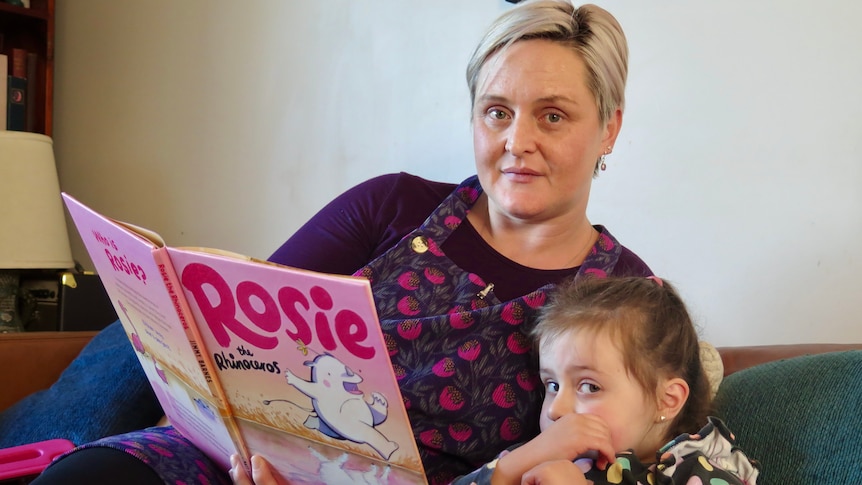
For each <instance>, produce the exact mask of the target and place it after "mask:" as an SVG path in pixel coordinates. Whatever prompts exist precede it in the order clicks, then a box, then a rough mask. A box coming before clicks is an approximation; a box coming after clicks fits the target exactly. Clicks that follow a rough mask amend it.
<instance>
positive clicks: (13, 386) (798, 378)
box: [0, 332, 862, 485]
mask: <svg viewBox="0 0 862 485" xmlns="http://www.w3.org/2000/svg"><path fill="white" fill-rule="evenodd" d="M95 334H96V332H33V333H21V334H0V369H3V372H0V389H2V393H0V411H2V410H4V409H6V408H7V407H8V406H10V405H11V404H13V403H14V402H16V401H18V400H19V399H20V398H22V397H24V396H26V395H28V394H30V393H32V392H35V391H38V390H40V389H45V388H47V387H49V386H50V385H51V384H52V383H53V382H54V381H55V380H56V379H57V377H58V376H59V374H60V373H61V372H62V371H63V369H65V368H66V366H67V365H68V364H69V362H71V361H72V359H74V357H75V356H76V355H77V354H78V353H79V352H80V351H81V349H82V348H83V347H84V345H86V343H87V342H88V341H89V340H90V339H91V338H92V337H93V336H94V335H95ZM718 351H719V354H720V355H721V364H722V365H723V367H724V372H723V373H724V376H725V377H724V380H723V381H722V383H721V385H720V386H719V389H718V394H717V396H716V407H717V413H716V414H718V415H719V416H720V417H722V418H723V419H724V420H725V421H726V422H727V424H728V426H729V427H730V429H731V430H733V431H734V432H735V433H736V434H737V438H738V444H739V446H740V447H741V448H742V449H743V450H745V451H746V453H747V454H748V455H749V456H751V457H752V458H755V459H757V460H758V461H760V462H761V463H762V468H763V472H762V475H761V481H760V483H766V484H782V485H784V484H808V483H821V484H844V483H862V343H860V344H795V345H767V346H747V347H746V346H743V347H719V348H718ZM153 424H155V421H154V422H153Z"/></svg>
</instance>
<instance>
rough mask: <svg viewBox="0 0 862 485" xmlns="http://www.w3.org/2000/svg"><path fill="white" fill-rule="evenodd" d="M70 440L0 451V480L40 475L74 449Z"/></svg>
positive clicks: (49, 441)
mask: <svg viewBox="0 0 862 485" xmlns="http://www.w3.org/2000/svg"><path fill="white" fill-rule="evenodd" d="M74 447H75V445H74V444H73V443H72V442H71V441H69V440H63V439H55V440H48V441H39V442H37V443H30V444H29V445H21V446H14V447H12V448H4V449H2V450H0V480H6V479H8V478H20V477H27V476H30V475H38V474H39V473H41V472H42V470H44V469H45V467H47V466H48V465H50V464H51V461H52V460H54V458H56V457H58V456H60V455H62V454H63V453H65V452H67V451H69V450H71V449H72V448H74Z"/></svg>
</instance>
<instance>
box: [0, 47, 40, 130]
mask: <svg viewBox="0 0 862 485" xmlns="http://www.w3.org/2000/svg"><path fill="white" fill-rule="evenodd" d="M38 66H39V56H38V54H36V53H35V52H28V51H26V50H25V49H18V48H13V49H10V50H9V51H8V54H0V130H14V131H31V132H32V131H35V123H36V118H35V116H34V113H33V110H34V108H35V99H34V96H35V95H36V88H35V85H34V84H35V82H36V77H37V69H38Z"/></svg>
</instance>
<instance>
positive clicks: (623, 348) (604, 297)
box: [532, 277, 710, 439]
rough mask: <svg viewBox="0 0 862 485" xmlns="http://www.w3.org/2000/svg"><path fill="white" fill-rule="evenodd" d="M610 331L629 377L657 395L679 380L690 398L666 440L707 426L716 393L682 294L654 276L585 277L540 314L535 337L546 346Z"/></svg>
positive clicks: (565, 288)
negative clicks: (665, 383)
mask: <svg viewBox="0 0 862 485" xmlns="http://www.w3.org/2000/svg"><path fill="white" fill-rule="evenodd" d="M582 330H587V331H590V332H598V331H602V332H608V335H609V336H610V337H611V340H612V341H614V342H617V345H618V346H619V349H618V350H619V351H620V353H621V354H622V356H623V364H624V365H625V367H626V369H627V371H628V372H629V375H631V376H632V377H633V378H634V379H635V380H636V381H637V382H638V383H639V384H640V385H641V386H642V387H643V389H644V390H645V391H646V392H647V393H648V395H653V396H656V399H658V396H657V395H656V389H657V387H658V382H659V379H661V378H666V377H679V378H681V379H683V380H685V381H686V383H688V386H689V397H688V400H687V401H686V403H685V405H683V408H682V410H681V411H680V413H679V414H678V415H677V416H676V417H675V418H674V420H673V421H672V422H671V423H670V426H669V427H668V436H666V439H671V438H674V437H676V436H678V435H680V434H682V433H692V432H695V431H696V430H698V429H700V427H701V426H703V424H704V423H705V422H706V416H707V414H708V413H709V406H710V392H709V383H708V382H707V378H706V374H705V373H704V371H703V367H702V366H701V362H700V345H699V343H698V336H697V330H696V329H695V327H694V324H693V323H692V321H691V317H690V316H689V313H688V310H687V309H686V307H685V303H683V301H682V299H681V298H680V296H679V294H678V293H677V291H676V289H675V288H674V287H673V285H671V284H670V283H668V282H667V281H662V280H661V279H658V278H655V277H651V278H641V277H611V278H583V279H579V280H577V281H575V282H572V283H568V284H564V285H561V286H559V287H558V288H557V289H556V290H555V292H554V294H553V295H552V296H551V299H550V301H549V302H548V304H546V305H545V306H544V307H543V308H542V310H541V311H540V314H539V320H538V323H537V325H536V327H535V329H534V330H533V332H532V336H533V337H534V338H535V340H536V341H537V342H539V343H540V344H542V343H546V342H551V341H554V340H556V339H557V338H558V337H561V336H563V335H565V334H567V333H569V332H571V331H582Z"/></svg>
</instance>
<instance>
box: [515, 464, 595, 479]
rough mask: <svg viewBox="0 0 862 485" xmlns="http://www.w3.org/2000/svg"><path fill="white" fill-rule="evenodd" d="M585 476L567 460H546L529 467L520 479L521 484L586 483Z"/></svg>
mask: <svg viewBox="0 0 862 485" xmlns="http://www.w3.org/2000/svg"><path fill="white" fill-rule="evenodd" d="M587 483H592V482H587V478H586V477H585V476H584V472H583V471H581V469H580V468H578V466H577V465H575V464H574V463H572V462H571V461H569V460H556V461H548V462H545V463H542V464H541V465H538V466H536V467H534V468H532V469H530V470H529V471H528V472H527V473H525V474H524V477H523V478H522V479H521V484H522V485H557V484H561V485H586V484H587Z"/></svg>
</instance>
